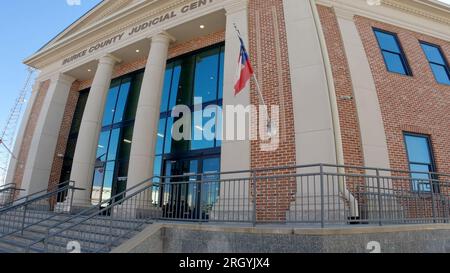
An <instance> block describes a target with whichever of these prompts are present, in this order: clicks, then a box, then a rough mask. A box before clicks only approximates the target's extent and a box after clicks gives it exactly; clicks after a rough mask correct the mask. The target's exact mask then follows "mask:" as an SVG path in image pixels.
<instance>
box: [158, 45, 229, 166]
mask: <svg viewBox="0 0 450 273" xmlns="http://www.w3.org/2000/svg"><path fill="white" fill-rule="evenodd" d="M224 51H225V46H224V45H217V46H213V47H210V48H207V49H205V50H201V51H199V52H196V53H193V54H189V55H185V56H181V57H179V58H176V59H174V60H171V61H169V62H168V64H167V68H166V73H165V79H164V87H163V94H162V105H161V118H160V123H159V126H158V135H157V143H156V156H161V155H168V154H178V153H186V152H189V151H199V150H205V149H212V148H217V147H220V145H221V142H220V141H219V140H216V139H215V136H216V135H217V134H216V132H220V131H221V125H222V123H221V117H216V115H215V114H213V115H212V116H211V117H200V118H198V119H195V118H194V114H193V115H192V118H191V120H192V121H191V122H192V124H191V128H190V129H191V139H192V140H181V141H174V140H173V138H172V127H173V124H174V122H175V121H174V118H172V117H171V111H172V109H173V108H174V107H175V106H177V105H187V106H188V107H190V108H191V109H192V110H193V109H194V97H201V98H202V103H203V105H197V106H199V107H201V108H202V109H205V108H206V107H207V106H208V105H211V104H213V105H222V96H223V95H222V93H223V64H224ZM199 113H200V112H199V111H198V112H197V113H195V114H199ZM218 118H219V120H218ZM208 124H212V125H211V126H210V128H211V130H212V132H213V134H214V135H213V137H212V139H205V137H204V132H203V130H204V126H206V125H208ZM183 129H184V128H183ZM195 133H197V135H200V139H194V137H195ZM155 167H157V166H155ZM159 167H160V168H162V167H161V166H159ZM158 172H159V173H160V172H161V170H160V169H158V170H157V169H155V174H156V173H158Z"/></svg>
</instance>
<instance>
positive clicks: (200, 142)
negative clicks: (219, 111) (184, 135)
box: [191, 112, 216, 150]
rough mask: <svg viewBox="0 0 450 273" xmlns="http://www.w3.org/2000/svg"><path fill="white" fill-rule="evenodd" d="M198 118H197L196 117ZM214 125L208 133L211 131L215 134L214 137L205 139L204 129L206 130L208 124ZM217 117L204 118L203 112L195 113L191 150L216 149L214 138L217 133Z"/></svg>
mask: <svg viewBox="0 0 450 273" xmlns="http://www.w3.org/2000/svg"><path fill="white" fill-rule="evenodd" d="M196 116H197V117H196ZM211 120H212V122H213V123H214V126H212V127H211V128H208V131H211V133H213V136H212V137H211V136H208V137H205V133H207V132H204V129H206V127H205V126H206V124H207V123H208V122H209V121H211ZM215 124H216V117H215V116H214V115H213V117H209V118H207V117H202V113H201V112H195V113H194V116H193V118H192V129H191V132H192V141H191V150H201V149H208V148H214V139H211V138H214V136H215V131H216V125H215Z"/></svg>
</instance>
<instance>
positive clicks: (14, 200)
mask: <svg viewBox="0 0 450 273" xmlns="http://www.w3.org/2000/svg"><path fill="white" fill-rule="evenodd" d="M70 184H72V185H74V182H73V181H64V182H61V183H58V184H54V185H53V186H51V187H48V188H46V189H43V190H40V191H37V192H34V193H31V194H28V195H26V196H22V197H20V198H16V197H17V194H16V193H17V192H19V191H24V190H23V189H15V191H16V192H15V193H14V195H13V198H12V201H11V202H9V203H8V204H7V205H5V206H4V207H8V206H13V205H20V204H22V203H25V202H27V201H28V200H32V199H35V198H37V197H40V196H44V195H47V194H48V193H51V192H55V191H58V190H59V189H60V188H65V187H66V186H68V185H70ZM14 185H15V184H14ZM66 196H67V190H66V191H65V192H64V191H62V192H59V193H58V196H55V197H54V198H55V200H54V201H56V202H62V201H63V200H64V199H65V198H66ZM0 211H1V209H0Z"/></svg>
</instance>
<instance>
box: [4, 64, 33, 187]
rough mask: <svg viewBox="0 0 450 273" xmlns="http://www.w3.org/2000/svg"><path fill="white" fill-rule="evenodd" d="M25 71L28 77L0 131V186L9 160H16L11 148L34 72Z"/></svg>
mask: <svg viewBox="0 0 450 273" xmlns="http://www.w3.org/2000/svg"><path fill="white" fill-rule="evenodd" d="M27 69H28V76H27V78H26V80H25V84H24V86H23V88H22V89H21V90H20V93H19V96H18V97H17V99H16V100H15V102H14V106H13V107H12V108H11V110H10V112H9V116H8V119H7V121H6V123H5V127H3V130H2V131H0V186H1V185H4V184H5V180H6V175H7V172H8V166H9V162H10V161H11V158H14V159H16V155H14V154H13V152H12V146H13V145H14V138H15V136H16V131H17V126H18V124H19V122H20V117H21V115H22V110H23V106H24V105H25V104H26V99H27V96H28V94H29V87H30V84H31V79H32V76H33V74H34V72H35V70H34V69H33V68H31V67H28V68H27Z"/></svg>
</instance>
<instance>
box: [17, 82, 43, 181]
mask: <svg viewBox="0 0 450 273" xmlns="http://www.w3.org/2000/svg"><path fill="white" fill-rule="evenodd" d="M49 87H50V80H47V81H44V82H41V83H40V86H39V89H38V91H37V92H38V93H37V95H36V100H35V101H34V104H33V106H32V108H31V113H30V117H29V118H28V120H27V121H26V123H27V125H26V127H25V133H24V136H23V139H22V144H21V146H20V152H19V155H18V156H17V161H18V162H17V166H16V170H15V172H14V179H13V181H14V183H16V186H17V187H18V188H20V187H21V185H22V180H23V175H24V171H25V165H26V163H27V159H28V152H29V151H30V146H31V142H32V140H33V135H34V131H35V129H36V124H37V121H38V119H39V115H40V113H41V109H42V105H43V104H44V100H45V96H46V95H47V91H48V88H49Z"/></svg>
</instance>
